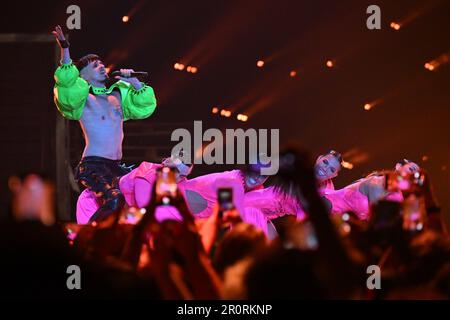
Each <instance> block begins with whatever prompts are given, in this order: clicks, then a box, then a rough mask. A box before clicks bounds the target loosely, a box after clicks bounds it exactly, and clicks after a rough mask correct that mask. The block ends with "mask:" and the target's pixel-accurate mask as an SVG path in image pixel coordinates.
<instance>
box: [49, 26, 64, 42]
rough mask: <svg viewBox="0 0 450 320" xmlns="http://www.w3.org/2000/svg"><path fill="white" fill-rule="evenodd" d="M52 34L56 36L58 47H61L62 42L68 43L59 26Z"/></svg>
mask: <svg viewBox="0 0 450 320" xmlns="http://www.w3.org/2000/svg"><path fill="white" fill-rule="evenodd" d="M52 34H53V35H54V36H55V38H56V41H57V42H58V45H59V46H60V47H61V41H66V37H64V33H63V31H62V29H61V27H60V26H59V25H58V26H56V27H55V30H54V31H52Z"/></svg>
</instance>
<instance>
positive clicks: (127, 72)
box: [111, 69, 148, 79]
mask: <svg viewBox="0 0 450 320" xmlns="http://www.w3.org/2000/svg"><path fill="white" fill-rule="evenodd" d="M111 75H112V76H113V77H115V78H117V77H123V78H138V79H145V78H147V77H148V73H147V72H145V71H134V70H133V69H120V70H119V71H113V72H112V73H111Z"/></svg>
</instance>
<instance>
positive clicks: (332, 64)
mask: <svg viewBox="0 0 450 320" xmlns="http://www.w3.org/2000/svg"><path fill="white" fill-rule="evenodd" d="M327 67H328V68H333V67H334V63H333V61H332V60H328V61H327Z"/></svg>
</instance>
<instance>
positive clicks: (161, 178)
mask: <svg viewBox="0 0 450 320" xmlns="http://www.w3.org/2000/svg"><path fill="white" fill-rule="evenodd" d="M155 188H156V190H155V192H156V202H157V203H158V205H171V204H173V200H174V199H175V198H176V196H177V179H176V169H175V168H169V167H163V168H159V169H158V170H157V171H156V186H155Z"/></svg>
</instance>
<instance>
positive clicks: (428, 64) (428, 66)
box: [425, 62, 434, 71]
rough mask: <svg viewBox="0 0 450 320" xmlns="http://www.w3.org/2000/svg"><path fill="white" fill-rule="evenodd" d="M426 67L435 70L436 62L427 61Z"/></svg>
mask: <svg viewBox="0 0 450 320" xmlns="http://www.w3.org/2000/svg"><path fill="white" fill-rule="evenodd" d="M425 69H427V70H429V71H433V70H434V64H432V63H430V62H427V63H425Z"/></svg>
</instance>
